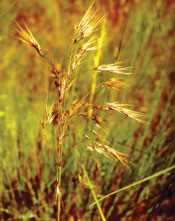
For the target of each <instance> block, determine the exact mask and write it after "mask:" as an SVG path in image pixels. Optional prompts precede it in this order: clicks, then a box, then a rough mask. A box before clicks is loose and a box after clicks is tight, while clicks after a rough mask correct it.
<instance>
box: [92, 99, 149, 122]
mask: <svg viewBox="0 0 175 221" xmlns="http://www.w3.org/2000/svg"><path fill="white" fill-rule="evenodd" d="M130 106H131V105H129V104H119V103H118V102H113V103H106V104H103V105H101V106H94V109H96V110H104V111H118V112H119V113H121V114H124V115H125V116H127V117H130V118H133V119H135V120H136V121H138V122H140V123H147V122H146V121H144V120H142V118H143V117H144V116H145V115H144V114H142V113H140V112H137V111H133V110H130V109H128V108H127V107H130Z"/></svg>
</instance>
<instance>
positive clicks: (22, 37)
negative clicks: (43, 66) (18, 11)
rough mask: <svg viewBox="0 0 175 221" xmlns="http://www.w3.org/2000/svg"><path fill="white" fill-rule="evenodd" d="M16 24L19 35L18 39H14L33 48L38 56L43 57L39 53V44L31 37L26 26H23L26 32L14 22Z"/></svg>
mask: <svg viewBox="0 0 175 221" xmlns="http://www.w3.org/2000/svg"><path fill="white" fill-rule="evenodd" d="M16 24H17V26H18V30H17V32H18V33H19V35H20V37H16V38H17V39H18V40H20V41H22V42H24V43H25V44H27V45H30V46H31V47H33V48H35V50H36V51H37V52H38V53H39V55H40V56H43V55H42V53H41V47H40V45H39V43H38V42H37V40H36V39H35V37H34V36H33V34H32V32H31V31H30V29H29V28H28V27H27V25H26V24H24V25H25V28H26V30H24V29H23V28H22V27H21V26H20V25H19V24H18V23H17V22H16Z"/></svg>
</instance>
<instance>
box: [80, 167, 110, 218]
mask: <svg viewBox="0 0 175 221" xmlns="http://www.w3.org/2000/svg"><path fill="white" fill-rule="evenodd" d="M82 169H83V172H84V174H85V177H86V179H87V182H88V186H89V187H90V190H91V193H92V195H93V197H94V200H95V202H96V204H97V208H98V211H99V213H100V216H101V218H102V220H103V221H106V219H105V216H104V214H103V211H102V209H101V206H100V204H99V202H98V199H97V196H96V193H95V191H94V189H93V186H92V184H91V181H90V179H89V177H88V174H87V172H86V169H85V166H84V164H82Z"/></svg>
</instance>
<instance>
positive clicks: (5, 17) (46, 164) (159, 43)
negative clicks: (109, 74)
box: [0, 0, 175, 221]
mask: <svg viewBox="0 0 175 221" xmlns="http://www.w3.org/2000/svg"><path fill="white" fill-rule="evenodd" d="M0 3H1V4H0V63H1V65H0V161H1V162H0V165H1V170H0V173H1V174H0V177H1V178H2V179H1V180H0V199H1V201H0V217H1V220H10V219H11V220H52V219H53V220H54V219H55V217H56V203H55V197H56V194H55V181H56V164H55V157H54V154H55V152H54V147H55V142H56V141H55V126H54V123H53V124H52V125H50V126H49V127H48V128H47V129H46V130H44V131H43V129H42V126H41V118H42V117H43V116H44V114H45V108H46V105H48V106H50V105H51V104H53V103H54V101H55V99H56V96H55V89H54V87H53V82H52V79H51V78H50V75H49V71H48V67H47V65H46V64H45V63H43V61H42V60H41V59H40V57H39V56H38V55H37V53H36V52H35V51H34V50H33V49H32V48H30V47H26V46H25V45H24V44H22V43H21V42H19V41H18V40H16V39H15V38H13V37H12V36H11V35H16V25H15V21H17V22H18V23H19V24H23V22H25V23H26V24H27V25H28V26H29V27H30V29H31V30H32V33H33V34H34V36H35V37H36V39H37V40H38V42H39V43H40V45H42V47H43V48H44V50H46V51H47V53H48V54H49V56H50V57H51V58H52V60H54V61H55V62H56V63H57V64H58V66H59V65H61V64H63V67H64V65H66V62H67V61H66V59H67V54H68V49H69V45H70V42H71V38H72V33H73V28H74V25H75V24H76V23H77V22H79V21H80V19H81V17H82V16H83V14H84V13H85V11H86V9H87V8H88V6H89V4H90V1H82V0H69V1H68V0H64V1H63V0H53V1H48V0H43V1H35V0H30V1H22V0H16V1H11V0H2V1H1V2H0ZM99 4H100V10H101V12H102V14H106V18H107V22H106V36H105V46H104V47H103V50H102V55H103V56H102V58H101V62H102V63H104V61H105V63H114V62H115V61H122V63H123V64H124V65H125V66H131V67H133V72H134V73H135V74H134V75H131V76H127V77H125V78H123V81H124V82H126V83H127V84H128V87H127V88H125V89H124V90H118V91H111V92H110V93H109V92H108V93H107V92H106V91H105V90H98V91H97V95H96V97H95V98H94V99H96V100H99V99H102V100H105V99H106V98H108V99H109V100H111V101H120V102H121V103H122V102H123V103H125V102H129V103H132V104H134V105H135V109H136V110H138V111H141V112H146V114H147V115H148V118H147V120H148V121H149V122H150V125H147V124H146V125H143V124H139V123H138V122H135V121H134V120H132V119H128V118H126V117H124V116H122V115H120V114H111V115H107V116H106V117H107V120H108V121H107V123H106V124H105V125H106V126H105V139H107V140H108V141H109V142H110V144H111V145H112V147H113V148H115V149H116V150H119V151H121V152H123V153H126V154H128V155H129V156H130V161H131V162H132V163H133V164H134V166H135V167H134V168H132V170H131V171H128V170H127V169H126V168H124V167H123V166H122V165H120V164H119V163H116V162H111V161H110V160H109V159H106V158H105V157H104V156H102V155H98V154H94V153H93V154H92V153H89V152H88V151H87V150H86V149H84V148H83V146H84V143H85V142H87V141H86V139H85V138H84V133H87V132H88V131H89V127H88V126H87V124H86V123H82V120H81V118H80V119H79V118H77V119H76V121H75V120H72V121H71V123H70V128H69V134H67V135H66V137H65V143H64V152H63V172H62V190H61V191H62V213H61V216H62V220H71V221H73V220H100V216H99V214H98V210H97V208H96V206H93V207H91V208H89V205H90V204H91V203H92V202H93V197H92V195H91V192H90V190H89V187H88V184H87V181H86V179H85V175H84V173H83V171H82V169H81V166H80V165H81V162H83V163H84V165H85V167H86V169H87V172H88V176H89V179H90V180H91V182H92V183H93V187H94V190H95V192H96V194H97V195H98V196H102V195H106V194H108V193H110V192H112V191H115V190H117V189H120V188H122V187H124V186H126V185H129V184H131V183H134V182H136V181H138V180H141V179H142V178H144V177H147V176H150V175H152V174H154V173H156V172H158V171H160V170H163V169H165V168H168V167H170V166H172V165H174V163H175V151H174V149H175V130H174V123H175V122H174V121H175V108H174V107H175V62H174V51H175V41H174V40H173V39H175V2H174V1H173V0H167V1H161V0H154V1H153V0H148V1H140V0H135V1H134V0H120V1H116V0H109V1H105V0H99ZM93 57H94V54H93V53H92V54H91V55H90V56H88V58H86V62H85V63H84V64H83V65H82V66H81V68H80V70H79V72H78V75H76V85H75V86H74V89H73V90H72V93H71V94H70V102H72V101H74V100H75V99H76V97H77V96H79V95H80V94H81V93H84V94H85V92H88V91H89V90H91V85H92V72H91V71H90V70H89V67H90V65H91V66H92V65H93ZM101 77H103V76H101ZM101 97H102V98H101ZM102 100H99V102H102ZM55 108H56V107H55ZM77 145H78V146H77ZM77 148H78V150H79V153H80V155H81V157H80V158H79V157H78V156H77V154H76V149H77ZM174 183H175V176H174V170H172V171H171V172H169V173H167V174H164V175H162V176H159V177H157V178H156V179H152V180H151V181H147V182H145V183H143V184H141V185H138V186H135V187H132V188H130V189H128V190H126V191H123V192H120V193H118V194H116V195H113V196H110V197H109V198H107V199H106V200H104V201H102V202H101V207H102V210H103V212H104V215H105V217H106V219H107V220H109V221H112V220H174V219H175V213H174V211H175V207H174V205H175V204H174V200H175V192H174V189H175V185H174Z"/></svg>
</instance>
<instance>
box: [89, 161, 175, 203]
mask: <svg viewBox="0 0 175 221" xmlns="http://www.w3.org/2000/svg"><path fill="white" fill-rule="evenodd" d="M173 169H175V165H173V166H171V167H168V168H166V169H164V170H161V171H159V172H157V173H155V174H153V175H151V176H149V177H146V178H144V179H142V180H139V181H137V182H134V183H132V184H130V185H128V186H125V187H123V188H121V189H119V190H116V191H113V192H112V193H109V194H107V195H106V196H103V197H101V198H100V199H98V200H95V202H94V203H92V204H91V205H90V207H91V206H93V205H95V204H97V203H99V202H100V201H102V200H104V199H106V198H108V197H109V196H112V195H114V194H116V193H119V192H121V191H124V190H127V189H129V188H131V187H133V186H136V185H138V184H141V183H144V182H146V181H149V180H151V179H153V178H156V177H158V176H160V175H163V174H164V173H167V172H169V171H171V170H173Z"/></svg>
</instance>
